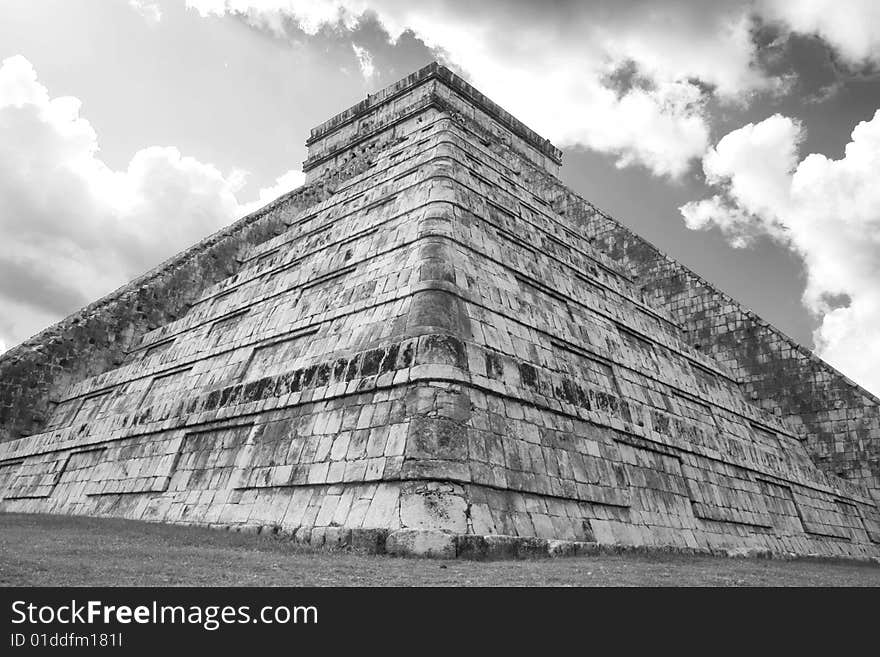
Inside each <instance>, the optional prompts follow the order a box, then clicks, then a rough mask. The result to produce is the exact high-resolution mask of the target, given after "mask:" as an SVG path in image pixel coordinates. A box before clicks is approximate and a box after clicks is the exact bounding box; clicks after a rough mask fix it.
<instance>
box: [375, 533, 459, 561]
mask: <svg viewBox="0 0 880 657" xmlns="http://www.w3.org/2000/svg"><path fill="white" fill-rule="evenodd" d="M385 551H386V552H387V553H388V554H393V555H395V556H402V557H430V558H433V559H454V558H455V553H456V550H455V536H454V535H453V534H449V533H446V532H441V531H437V530H432V529H398V530H396V531H393V532H391V533H389V534H388V538H387V539H386V540H385Z"/></svg>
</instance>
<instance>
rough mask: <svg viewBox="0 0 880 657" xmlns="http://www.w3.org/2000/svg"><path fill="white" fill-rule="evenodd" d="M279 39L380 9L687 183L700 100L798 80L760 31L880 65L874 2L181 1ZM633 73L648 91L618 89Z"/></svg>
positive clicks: (526, 100)
mask: <svg viewBox="0 0 880 657" xmlns="http://www.w3.org/2000/svg"><path fill="white" fill-rule="evenodd" d="M187 4H188V6H190V7H192V8H195V9H196V10H197V11H198V12H199V13H200V14H201V15H203V16H207V15H212V14H213V15H223V14H236V15H240V16H243V17H245V18H246V20H248V21H249V22H251V23H252V24H253V25H256V26H259V27H262V28H264V29H267V30H270V31H272V32H273V33H274V34H276V35H283V34H284V33H285V30H286V29H287V25H288V22H286V21H293V22H294V23H296V24H297V25H299V27H300V28H301V29H302V30H304V31H305V32H307V33H309V34H315V33H317V32H318V31H319V30H320V29H323V28H331V29H342V30H344V29H351V28H352V27H354V26H355V25H356V24H357V22H358V20H359V18H360V17H361V16H362V15H364V12H368V11H369V12H372V14H373V15H375V16H376V18H377V19H378V21H379V22H380V24H381V25H382V26H384V28H385V29H386V30H387V31H388V34H389V38H390V39H392V40H394V39H397V38H398V37H399V36H400V35H401V34H402V33H403V32H404V31H406V30H411V31H412V32H414V33H415V34H416V35H417V36H418V37H419V38H420V39H422V41H424V43H425V44H426V45H428V46H429V47H431V48H434V49H436V51H437V53H438V56H439V57H441V58H442V59H444V60H445V61H446V62H447V63H449V64H451V65H453V66H455V67H458V68H459V69H461V70H462V71H464V72H465V73H466V74H467V75H468V76H470V78H471V79H472V81H473V82H474V83H475V84H476V85H477V86H478V87H480V89H481V90H482V91H484V92H485V93H487V94H488V95H489V96H490V97H492V99H493V100H495V101H497V102H499V103H500V104H501V105H502V106H504V107H506V108H508V109H510V110H511V111H512V112H513V113H514V114H516V115H517V117H518V118H520V119H522V120H524V121H525V122H526V123H527V124H529V125H530V126H531V127H533V128H535V129H536V130H538V132H540V133H541V134H543V135H544V136H546V137H548V138H549V139H551V140H552V141H554V142H555V143H556V144H557V145H559V146H563V147H566V146H575V145H581V146H585V147H587V148H590V149H592V150H595V151H599V152H602V153H607V154H610V155H612V156H614V157H615V158H616V161H617V164H618V165H619V166H629V165H634V164H639V165H643V166H645V167H647V168H648V169H649V170H651V171H652V172H653V173H655V174H657V175H661V176H669V177H672V178H676V177H680V176H682V175H683V174H684V173H685V172H686V171H687V170H688V167H689V165H690V163H691V162H692V161H693V160H695V159H697V158H699V157H700V156H702V154H703V153H704V152H705V150H706V147H707V146H708V144H709V134H710V125H709V123H710V121H709V116H708V114H707V110H706V102H707V101H708V100H710V99H713V100H716V101H719V102H721V103H728V104H730V103H735V104H739V103H744V102H747V101H748V100H749V99H750V98H751V96H753V95H754V94H756V93H762V92H763V93H779V92H783V91H785V90H786V89H788V87H789V84H790V82H791V81H790V80H788V79H786V78H785V77H782V76H774V75H771V74H769V73H768V72H767V70H766V69H765V68H762V65H761V64H760V62H759V60H760V57H758V52H757V47H756V45H755V38H754V35H755V31H756V30H757V29H758V28H759V27H760V25H761V24H762V23H764V22H772V23H773V24H774V25H777V26H778V27H779V28H781V29H782V30H783V31H788V32H798V33H810V34H812V33H816V34H818V35H820V36H821V37H822V38H824V39H826V40H827V41H828V42H829V44H831V45H832V46H833V47H835V48H837V49H838V50H839V52H840V53H841V55H842V56H843V57H844V58H847V59H852V60H860V59H864V58H865V57H868V58H877V57H880V48H878V44H877V33H878V31H880V20H872V19H875V18H876V14H877V11H878V9H877V6H878V4H877V3H876V2H875V1H874V0H861V1H859V0H853V1H852V2H846V1H845V0H843V1H842V2H841V1H837V2H836V3H835V5H834V7H831V6H830V5H831V2H830V0H829V1H827V2H823V1H822V0H819V1H818V2H817V1H815V0H812V1H799V0H795V1H792V0H784V1H783V0H755V1H747V0H721V1H718V2H712V3H707V2H695V1H693V0H691V1H688V0H672V1H671V2H664V3H662V5H658V3H656V2H651V1H650V0H615V1H612V0H597V1H594V2H591V3H582V2H555V3H552V5H549V6H548V5H547V4H545V3H535V2H526V1H524V0H521V1H516V2H510V1H505V2H499V1H497V0H495V1H491V0H490V1H487V2H481V3H473V2H469V1H466V0H434V1H429V2H418V3H414V2H411V1H409V0H371V1H368V0H187ZM622 69H624V70H625V69H632V70H635V71H636V72H637V73H638V79H639V80H640V81H641V82H642V84H639V85H636V86H631V87H625V88H620V87H619V86H616V85H614V84H613V83H612V81H613V80H614V79H615V74H616V72H618V71H620V70H622Z"/></svg>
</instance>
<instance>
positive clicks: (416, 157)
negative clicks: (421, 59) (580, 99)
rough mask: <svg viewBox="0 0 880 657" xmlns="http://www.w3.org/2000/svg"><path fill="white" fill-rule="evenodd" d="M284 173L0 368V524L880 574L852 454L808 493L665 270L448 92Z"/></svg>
mask: <svg viewBox="0 0 880 657" xmlns="http://www.w3.org/2000/svg"><path fill="white" fill-rule="evenodd" d="M307 145H308V149H309V155H308V159H307V160H306V162H305V163H304V170H305V171H306V172H307V177H308V178H307V182H306V185H305V186H304V187H303V188H301V189H299V190H296V191H294V192H292V193H291V194H288V195H287V196H285V197H282V198H281V199H279V200H278V201H276V202H274V203H273V204H271V205H270V206H268V207H267V208H264V209H263V210H261V211H259V212H257V213H255V214H254V215H251V216H249V217H246V218H244V219H242V220H241V221H240V222H238V223H237V224H235V225H233V226H232V227H230V228H228V229H226V230H225V231H222V232H221V233H218V234H217V235H214V236H212V237H210V238H208V239H207V240H205V241H204V242H202V243H200V244H198V245H196V246H194V247H193V248H192V249H190V250H189V251H187V252H184V253H183V254H181V255H179V256H177V257H176V258H173V259H172V260H170V261H168V262H167V263H164V264H163V265H161V266H160V267H158V268H157V269H156V270H154V271H152V272H150V273H148V274H146V275H145V276H144V277H141V278H140V279H138V280H136V281H133V282H132V283H131V284H130V285H128V286H126V287H124V288H121V289H120V290H117V291H116V292H115V293H113V294H111V295H109V296H108V297H106V298H105V299H102V300H100V301H98V302H96V303H95V304H92V305H91V306H89V307H88V308H86V309H84V310H83V311H81V312H80V313H78V314H76V315H74V316H72V317H70V318H68V319H67V320H65V321H64V322H62V323H61V324H59V325H57V326H56V327H53V328H51V329H47V331H45V332H44V333H43V334H40V335H38V336H35V338H33V339H31V340H30V341H28V342H26V343H24V344H23V345H21V346H20V347H18V348H17V349H14V350H12V351H11V352H9V353H8V354H6V355H5V356H4V357H3V359H2V360H0V383H2V386H3V389H2V396H0V408H2V412H3V415H2V416H0V420H2V425H3V427H4V431H5V435H4V436H3V437H4V438H5V441H4V442H0V509H2V510H4V511H10V512H12V511H24V512H48V513H64V514H88V515H106V516H120V517H126V518H135V519H144V520H151V521H162V522H173V523H194V524H203V525H210V526H217V527H226V528H234V529H236V530H239V531H254V532H261V533H275V534H278V535H280V536H289V537H293V538H294V539H295V540H297V541H301V542H308V543H311V544H313V545H325V546H345V545H349V546H352V547H356V548H357V547H359V548H365V549H376V550H381V549H383V547H384V548H385V549H387V550H389V551H391V552H403V553H416V554H432V555H437V556H453V555H455V554H471V555H475V556H479V555H485V554H490V555H491V554H525V553H533V552H534V551H542V550H547V549H549V550H551V551H557V552H566V551H577V550H583V549H589V547H590V546H593V545H595V544H597V543H598V544H611V545H631V546H655V547H662V548H676V549H682V550H728V551H729V550H734V551H746V552H747V551H749V550H756V551H760V552H778V553H796V554H822V555H841V556H852V557H863V558H864V557H872V556H877V555H878V554H880V544H878V542H880V522H878V519H880V514H878V507H877V503H876V501H875V500H874V498H873V497H872V494H874V493H875V492H876V486H875V481H876V480H875V475H876V467H875V466H876V462H874V461H871V459H870V458H868V456H865V454H868V455H869V456H870V455H871V454H876V441H875V442H874V443H871V444H870V445H869V447H867V448H864V449H862V452H858V449H857V448H849V447H846V449H845V450H839V451H840V452H841V453H845V454H846V455H847V457H848V458H849V457H850V456H851V457H852V458H849V461H852V463H851V466H852V467H851V468H850V470H848V471H847V472H848V473H849V472H857V471H859V468H861V469H862V471H863V473H864V476H862V477H860V478H859V477H850V478H849V479H844V478H841V477H838V476H836V475H835V474H834V473H832V472H831V471H830V470H831V469H833V468H834V467H839V465H840V463H839V462H838V463H835V464H833V467H832V468H828V467H824V468H823V467H820V466H822V463H823V461H822V454H821V453H820V452H821V450H820V449H818V448H817V447H816V445H818V444H820V443H821V440H820V439H813V440H812V442H811V439H810V438H809V437H805V435H804V432H803V431H801V429H802V426H803V421H801V423H800V424H798V422H797V421H796V420H797V418H803V417H805V415H804V414H801V415H797V416H796V415H795V414H792V413H789V414H787V415H786V414H784V413H779V412H775V411H774V409H775V407H776V406H778V405H779V404H778V403H777V402H771V403H764V401H763V400H764V397H762V396H761V395H759V394H757V393H756V392H755V391H756V390H758V388H759V387H760V386H759V383H760V381H759V383H758V384H756V383H755V381H758V379H757V378H755V377H754V376H750V375H749V373H748V372H747V371H744V370H743V366H741V364H740V363H739V361H737V360H736V357H735V356H729V355H725V354H727V353H728V352H724V351H723V350H721V349H720V348H717V349H716V348H714V347H712V346H711V345H709V346H706V345H704V344H700V345H699V346H698V345H697V344H696V343H695V341H696V340H697V339H700V340H702V338H695V335H694V331H693V329H692V326H693V322H692V321H691V319H690V318H689V317H686V318H685V319H683V314H682V313H683V312H685V311H683V310H682V308H683V307H685V306H687V302H688V300H693V299H696V298H697V297H698V294H697V293H696V292H695V291H694V290H697V283H693V282H689V283H687V284H685V283H681V284H679V285H678V287H676V286H675V285H666V286H665V287H663V290H665V291H666V292H668V294H667V296H666V297H663V295H662V294H660V293H658V291H657V290H658V284H657V281H659V280H661V272H660V270H661V269H663V268H665V269H663V272H665V273H664V276H665V278H664V279H663V280H668V279H670V277H671V275H670V274H669V272H670V271H671V269H670V268H672V267H680V265H677V263H674V261H671V260H669V259H668V258H663V257H660V256H657V257H656V258H655V259H654V260H651V259H650V258H647V257H646V256H644V253H643V254H642V257H641V258H639V259H636V258H635V257H634V256H633V253H634V251H635V250H637V249H641V250H642V251H643V252H644V250H645V249H647V248H648V247H647V246H645V243H644V242H643V241H638V238H637V237H635V236H632V235H631V234H630V233H628V232H626V231H625V229H623V228H622V227H621V226H620V225H619V224H617V223H616V222H613V220H611V219H610V218H608V217H607V216H605V215H603V214H602V213H601V212H599V211H598V210H596V209H595V208H593V207H592V206H590V205H589V204H588V203H587V202H586V201H583V200H582V199H578V198H577V197H576V196H575V195H574V194H572V193H571V192H570V191H568V190H566V189H565V188H564V187H563V186H562V185H561V183H559V181H558V180H557V179H556V177H555V174H556V173H557V172H558V169H559V166H560V164H561V152H560V151H559V150H558V149H557V148H555V147H554V146H553V145H552V144H550V143H549V142H548V141H547V140H545V139H543V138H541V137H540V136H539V135H537V134H536V133H534V132H533V131H531V130H530V129H528V128H527V127H525V126H524V125H523V124H521V123H520V122H519V121H517V120H516V119H514V118H513V117H512V116H511V115H509V114H508V113H507V112H505V111H504V110H503V109H501V108H500V107H498V106H497V105H495V104H494V103H493V102H491V101H490V100H489V99H487V98H486V97H484V96H483V95H482V94H480V93H479V92H478V91H476V90H475V89H474V88H472V87H471V86H470V85H468V84H467V83H465V82H464V81H463V80H461V79H460V78H459V77H457V76H456V75H454V74H453V73H451V72H450V71H449V70H447V69H446V68H444V67H442V66H439V65H437V64H432V65H430V66H428V67H426V68H424V69H422V70H420V71H418V72H416V73H414V74H413V75H411V76H409V77H407V78H405V79H404V80H401V81H400V82H398V83H397V84H395V85H393V86H391V87H388V88H386V89H384V90H382V91H380V92H379V93H377V94H375V95H371V96H369V97H368V98H367V99H366V100H365V101H363V102H361V103H359V104H358V105H356V106H354V107H352V108H350V109H349V110H347V111H345V112H343V113H342V114H339V115H338V116H336V117H333V118H332V119H330V120H329V121H327V122H326V123H324V124H322V125H320V126H319V127H317V128H315V129H314V130H312V133H311V136H310V137H309V140H308V142H307ZM615 231H616V232H615ZM634 245H635V246H634ZM652 253H653V252H652ZM636 260H638V264H639V265H644V263H646V262H650V263H653V264H651V266H652V267H653V268H654V274H651V276H652V277H651V278H649V279H646V276H645V268H644V266H643V267H642V269H641V270H640V269H639V267H638V266H636V265H634V264H633V263H634V262H636ZM676 271H679V270H676ZM698 283H699V281H698ZM700 284H701V283H700ZM652 286H653V287H652ZM688 286H690V287H688ZM670 290H671V291H670ZM661 291H662V290H661ZM718 298H720V299H721V302H719V303H724V304H726V303H728V301H729V302H730V303H732V304H733V303H735V302H732V301H730V300H728V299H727V298H726V297H718ZM698 300H699V299H698ZM701 311H702V312H701V313H699V312H698V313H697V314H696V315H695V316H696V317H697V320H695V321H698V322H703V323H704V324H706V323H708V324H709V325H712V326H716V325H717V323H713V321H711V320H712V317H713V315H712V313H713V311H712V310H711V309H708V310H707V308H706V307H703V308H701ZM736 312H743V313H746V311H741V309H740V308H739V306H736ZM717 316H718V317H721V318H722V319H723V318H724V317H725V316H724V315H723V314H722V313H720V312H719V313H717ZM744 316H746V317H750V316H749V315H748V314H746V315H744ZM753 319H754V318H753ZM754 321H756V322H757V321H758V320H756V319H754ZM721 324H724V321H722V322H721ZM763 326H764V327H766V326H767V325H766V324H763ZM747 328H748V327H747ZM704 334H705V331H704ZM716 337H717V336H716ZM707 342H711V340H707ZM715 343H718V344H724V340H720V339H719V340H715ZM761 344H763V343H760V341H759V339H758V338H754V339H753V344H752V346H751V348H752V349H753V350H755V349H761V348H762V347H761ZM754 345H757V346H754ZM728 351H729V350H728ZM799 353H800V352H799ZM814 361H815V359H813V360H810V362H811V363H814ZM819 362H820V363H821V361H819ZM814 364H815V363H814ZM823 365H824V364H823ZM824 367H826V368H827V370H828V371H831V370H830V368H828V367H827V366H824ZM823 371H825V370H823ZM828 376H831V375H830V374H829V375H828ZM838 376H839V375H838ZM862 392H863V391H862ZM864 394H865V395H867V393H864ZM768 397H770V396H769V395H768ZM814 398H815V399H819V396H818V393H816V395H814ZM820 401H821V399H820ZM814 407H815V408H817V411H816V412H819V411H821V408H819V404H818V402H817V403H816V404H814ZM836 408H838V410H839V407H836ZM865 417H868V416H867V415H866V416H865ZM869 419H870V418H869ZM867 421H868V420H866V422H867ZM866 426H867V425H866ZM871 426H873V425H871ZM868 428H869V429H870V428H871V427H870V426H869V427H868ZM807 433H808V432H807ZM869 438H870V436H869ZM832 439H833V440H837V438H832ZM868 442H869V443H870V440H869V441H868ZM871 445H873V446H871ZM871 450H874V451H873V452H871ZM853 455H854V456H853ZM849 461H847V462H849ZM841 462H842V461H841Z"/></svg>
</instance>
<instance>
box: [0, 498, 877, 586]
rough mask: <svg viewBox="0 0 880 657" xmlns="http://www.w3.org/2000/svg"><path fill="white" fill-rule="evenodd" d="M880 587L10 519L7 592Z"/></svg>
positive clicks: (800, 565) (122, 524) (846, 568)
mask: <svg viewBox="0 0 880 657" xmlns="http://www.w3.org/2000/svg"><path fill="white" fill-rule="evenodd" d="M16 585H18V586H121V585H130V586H186V585H189V586H331V585H337V586H387V585H393V586H426V585H427V586H472V585H473V586H702V585H709V586H761V585H766V586H880V567H878V566H876V565H870V564H856V563H843V562H840V563H820V562H814V561H777V560H750V559H724V558H713V557H685V556H678V555H656V556H653V555H652V556H641V555H614V556H606V555H603V556H597V557H578V558H565V559H541V560H532V561H495V562H482V563H479V562H473V561H445V562H444V561H431V560H414V559H401V558H394V557H388V556H366V555H356V554H347V553H327V552H319V551H310V550H308V549H306V548H302V547H299V546H295V545H292V544H291V543H288V542H286V541H279V540H276V539H271V538H260V537H258V536H248V535H242V534H236V533H229V532H223V531H215V530H210V529H201V528H194V527H180V526H173V525H157V524H151V523H143V522H135V521H131V520H118V519H109V518H82V517H69V516H48V515H25V514H3V513H0V586H16Z"/></svg>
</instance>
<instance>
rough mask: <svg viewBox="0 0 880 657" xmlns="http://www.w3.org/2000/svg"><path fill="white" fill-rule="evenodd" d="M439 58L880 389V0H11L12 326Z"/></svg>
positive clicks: (172, 231) (50, 309)
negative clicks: (327, 122) (324, 124)
mask: <svg viewBox="0 0 880 657" xmlns="http://www.w3.org/2000/svg"><path fill="white" fill-rule="evenodd" d="M433 59H439V60H441V61H443V62H444V63H446V64H447V65H449V66H451V67H452V68H453V69H455V70H457V71H459V72H460V73H461V74H462V75H464V76H465V77H466V78H468V79H469V80H470V81H471V82H473V83H474V84H475V85H476V86H477V87H478V88H479V89H480V90H481V91H483V92H485V93H486V94H487V95H489V96H490V97H491V98H492V99H493V100H495V101H497V102H499V103H500V104H501V105H502V106H504V107H505V108H506V109H508V110H509V111H511V112H512V113H513V114H514V115H516V116H517V117H518V118H520V119H522V120H523V121H525V122H526V123H527V124H528V125H529V126H530V127H533V128H534V129H535V130H537V131H538V132H540V133H541V134H542V135H544V136H546V137H548V138H549V139H551V140H552V141H554V143H556V145H558V146H560V147H561V148H563V149H564V150H565V156H564V166H563V170H562V174H561V175H562V178H563V180H564V181H565V182H566V184H568V185H569V186H570V187H571V188H573V189H574V190H575V191H577V192H578V193H580V194H582V195H583V196H585V197H586V198H588V199H590V200H591V201H593V202H594V203H596V204H597V205H599V206H600V207H602V208H604V209H605V210H606V211H608V212H610V213H611V214H612V215H614V216H615V217H616V218H618V219H619V220H621V221H623V222H624V223H625V224H627V225H629V226H631V227H632V228H634V229H635V230H637V231H638V232H640V233H641V234H642V235H644V236H645V237H647V238H648V239H650V240H651V241H652V242H654V243H655V244H656V245H658V246H659V247H660V248H661V249H662V250H664V251H666V252H667V253H669V254H670V255H672V256H673V257H675V258H677V259H679V260H681V261H682V262H683V263H685V264H686V265H688V266H689V267H691V268H692V269H694V270H695V271H697V272H698V273H700V274H702V275H703V276H705V277H706V278H707V279H709V280H710V281H713V282H714V283H716V284H717V285H718V286H719V287H721V288H722V289H723V290H725V291H727V292H729V293H731V294H732V295H733V296H735V297H736V298H738V299H740V300H741V301H742V302H743V303H744V304H745V305H746V306H748V307H751V308H752V309H754V310H755V311H756V312H758V314H760V315H762V316H763V317H764V318H765V319H767V320H768V321H770V322H771V323H773V324H775V325H776V326H778V327H780V328H781V329H782V330H784V331H785V332H787V333H788V334H789V335H791V336H792V337H793V338H795V339H796V340H798V341H799V342H801V343H803V344H805V345H807V346H809V347H811V348H813V349H814V350H815V351H817V353H819V355H821V356H822V357H824V358H825V359H826V360H828V361H829V362H831V363H832V364H833V365H835V366H837V367H838V368H839V369H841V370H842V371H844V372H845V373H846V374H847V375H849V376H850V377H852V378H853V379H855V380H856V381H858V382H859V383H861V384H862V385H864V386H866V387H868V388H869V389H871V390H873V391H874V392H875V393H880V184H878V182H880V180H878V178H880V174H878V171H880V114H878V113H877V111H878V109H880V75H878V71H880V2H877V1H876V0H833V1H832V0H757V1H754V2H746V1H742V0H729V1H716V2H711V3H710V2H702V1H699V0H689V1H688V0H674V1H670V2H657V1H649V0H615V1H612V0H607V1H596V2H559V1H550V2H547V1H545V2H531V3H528V2H501V1H499V0H489V1H486V0H484V1H483V2H473V1H464V0H462V1H457V0H442V1H434V2H431V1H425V2H412V1H410V0H381V1H377V2H369V1H361V0H343V1H329V2H319V1H316V0H309V1H307V2H299V1H296V0H265V1H260V0H103V1H98V0H91V1H90V0H0V351H2V350H3V349H4V348H7V347H11V346H12V345H14V344H16V343H18V342H20V341H22V340H23V339H25V338H27V337H28V336H30V335H31V334H33V333H35V332H37V331H39V330H41V329H42V328H44V327H46V326H47V325H49V324H51V323H53V322H55V321H57V320H59V319H60V318H62V317H63V316H65V315H67V314H69V313H70V312H73V311H74V310H76V309H77V308H79V307H81V306H82V305H84V304H85V303H88V302H89V301H91V300H93V299H95V298H97V297H98V296H100V295H102V294H105V293H107V292H108V291H110V290H112V289H114V288H115V287H117V286H119V285H120V284H122V283H124V282H125V281H126V280H128V279H130V278H132V277H134V276H136V275H138V274H139V273H141V272H143V271H145V270H146V269H149V268H150V267H152V266H154V265H155V264H157V263H159V262H160V261H161V260H162V259H164V258H166V257H168V256H170V255H173V254H174V253H176V252H177V251H179V250H181V249H182V248H184V247H186V246H188V245H189V244H191V243H193V242H195V241H196V240H198V239H200V238H201V237H203V236H205V235H207V234H209V233H211V232H213V231H214V230H216V229H218V228H220V227H221V226H223V225H225V224H227V223H229V222H230V221H233V220H235V219H236V218H238V217H240V216H241V215H243V214H245V213H246V212H248V211H250V210H251V209H254V208H256V207H259V206H260V205H262V204H263V203H265V202H266V201H268V200H271V199H272V198H274V197H275V196H277V195H279V194H281V193H282V192H284V191H287V190H289V189H291V188H293V187H295V186H296V185H298V184H300V183H301V181H302V174H301V173H300V165H301V162H302V160H303V159H304V158H305V148H304V141H305V139H306V136H307V135H308V130H309V129H310V128H311V127H313V126H314V125H316V124H318V123H320V122H321V121H323V120H324V119H326V118H328V117H330V116H331V115H333V114H335V113H337V112H339V111H341V110H343V109H345V108H346V107H348V106H349V105H351V104H353V103H355V102H357V101H359V100H361V99H362V98H363V97H364V96H365V95H366V94H367V93H368V92H370V91H374V90H376V89H379V88H381V87H383V86H385V85H387V84H390V83H392V82H394V81H395V80H397V79H399V78H400V77H403V76H404V75H406V74H407V73H409V72H411V71H413V70H415V69H417V68H419V67H421V66H423V65H424V64H426V63H428V62H430V61H431V60H433Z"/></svg>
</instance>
